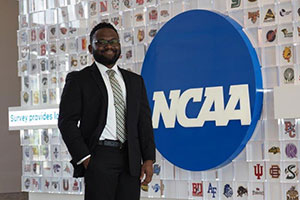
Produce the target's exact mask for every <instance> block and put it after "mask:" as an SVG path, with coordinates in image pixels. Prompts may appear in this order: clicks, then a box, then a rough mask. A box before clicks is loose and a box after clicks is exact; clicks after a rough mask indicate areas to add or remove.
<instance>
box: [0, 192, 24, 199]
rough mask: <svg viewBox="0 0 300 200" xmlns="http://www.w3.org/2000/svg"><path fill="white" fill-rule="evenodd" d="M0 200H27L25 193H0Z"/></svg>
mask: <svg viewBox="0 0 300 200" xmlns="http://www.w3.org/2000/svg"><path fill="white" fill-rule="evenodd" d="M0 199H1V200H28V193H27V192H16V193H0Z"/></svg>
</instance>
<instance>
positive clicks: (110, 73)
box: [106, 69, 116, 77]
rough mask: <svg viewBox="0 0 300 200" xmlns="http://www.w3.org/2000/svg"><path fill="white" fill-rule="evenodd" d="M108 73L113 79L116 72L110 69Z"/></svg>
mask: <svg viewBox="0 0 300 200" xmlns="http://www.w3.org/2000/svg"><path fill="white" fill-rule="evenodd" d="M106 73H107V74H108V76H109V77H113V76H114V75H115V73H116V72H115V70H113V69H109V70H107V71H106Z"/></svg>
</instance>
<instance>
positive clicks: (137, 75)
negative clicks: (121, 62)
mask: <svg viewBox="0 0 300 200" xmlns="http://www.w3.org/2000/svg"><path fill="white" fill-rule="evenodd" d="M119 69H120V70H121V71H122V72H123V73H124V74H126V76H128V77H129V78H132V79H141V78H142V76H141V75H139V74H136V73H135V72H133V71H129V70H127V69H123V68H119Z"/></svg>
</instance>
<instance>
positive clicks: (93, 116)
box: [58, 63, 155, 177]
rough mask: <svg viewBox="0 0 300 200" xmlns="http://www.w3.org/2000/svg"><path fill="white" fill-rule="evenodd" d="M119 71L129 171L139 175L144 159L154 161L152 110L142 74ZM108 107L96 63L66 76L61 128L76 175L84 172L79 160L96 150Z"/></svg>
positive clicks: (103, 84) (59, 121)
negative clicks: (121, 84) (124, 114)
mask: <svg viewBox="0 0 300 200" xmlns="http://www.w3.org/2000/svg"><path fill="white" fill-rule="evenodd" d="M119 70H120V71H121V74H122V76H123V79H124V82H125V86H126V96H127V97H126V105H127V111H126V131H127V134H128V137H127V140H128V156H129V170H130V173H131V175H133V176H139V175H140V169H141V161H142V160H143V161H146V160H155V144H154V138H153V129H152V121H151V112H150V108H149V104H148V100H147V95H146V90H145V85H144V81H143V79H142V77H141V76H139V75H137V74H134V73H132V72H129V71H126V70H123V69H121V68H119ZM107 106H108V96H107V90H106V87H105V83H104V81H103V79H102V76H101V74H100V72H99V69H98V67H97V66H96V64H95V63H93V64H92V65H91V66H89V67H86V68H84V69H83V70H81V71H76V72H71V73H69V74H68V75H67V78H66V84H65V87H64V90H63V93H62V96H61V102H60V108H59V119H58V127H59V129H60V132H61V134H62V137H63V140H64V142H65V143H66V145H67V147H68V150H69V152H70V154H71V156H72V161H71V163H72V164H73V166H74V177H82V176H83V175H84V171H85V170H84V167H83V164H81V165H77V164H76V163H77V162H79V161H80V160H81V159H82V158H84V157H85V156H87V155H89V154H92V153H93V150H94V148H95V147H96V145H97V141H98V140H99V138H100V135H101V133H102V131H103V129H104V127H105V124H106V117H107ZM79 121H80V123H79V124H78V122H79Z"/></svg>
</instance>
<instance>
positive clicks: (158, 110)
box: [152, 85, 251, 128]
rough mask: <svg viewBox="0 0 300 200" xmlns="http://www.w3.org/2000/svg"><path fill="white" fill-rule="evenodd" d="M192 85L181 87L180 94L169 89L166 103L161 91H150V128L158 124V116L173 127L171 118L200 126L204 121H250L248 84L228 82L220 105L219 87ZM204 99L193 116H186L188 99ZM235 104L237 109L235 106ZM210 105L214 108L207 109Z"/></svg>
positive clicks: (224, 122) (243, 123)
mask: <svg viewBox="0 0 300 200" xmlns="http://www.w3.org/2000/svg"><path fill="white" fill-rule="evenodd" d="M203 91H204V89H203V88H193V89H189V90H186V91H184V92H183V93H182V94H181V95H180V90H171V91H170V95H169V99H170V100H171V104H170V107H168V104H167V101H166V97H165V94H164V92H162V91H157V92H154V94H153V100H154V108H153V116H152V121H153V128H158V125H159V119H160V116H162V119H163V122H164V124H165V127H166V128H174V127H175V121H176V119H177V121H178V123H179V124H180V125H181V126H183V127H202V126H203V125H204V123H205V122H206V121H215V124H216V126H227V124H228V122H229V121H230V120H240V122H241V125H249V124H250V122H251V110H250V101H249V92H248V85H232V86H230V90H229V94H230V95H231V96H230V99H229V101H228V103H227V105H226V107H225V106H224V94H223V87H221V86H220V87H207V88H205V91H204V92H203ZM203 93H204V97H205V101H204V103H203V106H202V108H201V110H200V112H199V114H198V116H197V118H188V117H187V116H186V113H185V110H186V106H187V103H188V102H189V101H190V100H193V102H201V101H202V99H203ZM237 104H239V105H240V109H235V108H236V107H237ZM213 106H214V111H211V109H212V107H213Z"/></svg>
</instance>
